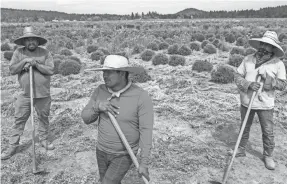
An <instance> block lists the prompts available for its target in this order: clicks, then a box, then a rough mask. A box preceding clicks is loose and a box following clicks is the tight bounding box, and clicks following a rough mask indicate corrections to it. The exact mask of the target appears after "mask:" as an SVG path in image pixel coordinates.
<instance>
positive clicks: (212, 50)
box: [203, 43, 217, 54]
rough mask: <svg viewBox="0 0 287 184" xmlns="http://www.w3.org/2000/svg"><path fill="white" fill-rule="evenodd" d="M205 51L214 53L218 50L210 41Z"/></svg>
mask: <svg viewBox="0 0 287 184" xmlns="http://www.w3.org/2000/svg"><path fill="white" fill-rule="evenodd" d="M203 52H205V53H208V54H214V53H216V52H217V50H216V47H215V46H214V45H212V44H211V43H208V44H207V45H206V46H205V47H204V48H203Z"/></svg>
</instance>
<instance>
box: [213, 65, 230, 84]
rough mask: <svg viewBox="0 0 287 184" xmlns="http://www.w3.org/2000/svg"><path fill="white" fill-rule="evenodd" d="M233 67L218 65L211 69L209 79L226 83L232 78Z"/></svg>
mask: <svg viewBox="0 0 287 184" xmlns="http://www.w3.org/2000/svg"><path fill="white" fill-rule="evenodd" d="M233 72H234V71H233V69H232V68H231V67H229V66H226V65H218V66H217V67H216V68H215V69H213V70H212V71H211V81H213V82H216V83H222V84H227V83H231V82H233V80H234V73H233Z"/></svg>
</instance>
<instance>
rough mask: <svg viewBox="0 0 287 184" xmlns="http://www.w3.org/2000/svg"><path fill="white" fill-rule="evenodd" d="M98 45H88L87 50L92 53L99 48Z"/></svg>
mask: <svg viewBox="0 0 287 184" xmlns="http://www.w3.org/2000/svg"><path fill="white" fill-rule="evenodd" d="M98 48H99V47H98V46H97V45H89V46H88V47H87V52H88V53H92V52H95V51H96V50H98Z"/></svg>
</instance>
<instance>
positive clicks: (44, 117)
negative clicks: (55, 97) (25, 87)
mask: <svg viewBox="0 0 287 184" xmlns="http://www.w3.org/2000/svg"><path fill="white" fill-rule="evenodd" d="M30 104H31V102H30V97H27V96H25V95H22V94H21V95H19V96H18V97H17V100H16V102H15V121H14V125H13V127H12V130H11V134H10V140H9V143H10V144H11V145H17V144H19V141H20V136H21V135H22V134H23V131H24V128H25V124H26V122H27V120H28V119H29V116H30V114H31V105H30ZM34 107H35V109H36V112H37V115H38V119H39V127H38V131H39V138H40V140H46V139H47V138H48V129H49V115H50V107H51V97H50V96H49V97H45V98H34Z"/></svg>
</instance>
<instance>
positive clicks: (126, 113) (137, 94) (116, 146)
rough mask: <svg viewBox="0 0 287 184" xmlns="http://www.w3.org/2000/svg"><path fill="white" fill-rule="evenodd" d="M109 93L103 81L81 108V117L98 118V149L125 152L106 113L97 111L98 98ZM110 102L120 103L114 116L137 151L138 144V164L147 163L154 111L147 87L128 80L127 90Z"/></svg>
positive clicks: (109, 95)
mask: <svg viewBox="0 0 287 184" xmlns="http://www.w3.org/2000/svg"><path fill="white" fill-rule="evenodd" d="M110 97H111V93H110V92H109V91H108V89H107V88H106V86H105V85H104V84H101V85H100V86H98V87H97V88H96V89H95V91H94V92H93V94H92V96H91V98H90V101H89V102H88V104H87V105H86V106H85V108H84V109H83V111H82V119H83V121H84V122H85V123H86V124H89V123H92V122H95V121H96V120H99V121H98V144H97V148H98V149H99V150H101V151H104V152H106V153H112V154H127V153H128V152H127V150H126V148H125V146H124V144H123V143H122V141H121V139H120V137H119V135H118V133H117V131H116V129H115V128H114V126H113V124H112V122H111V120H110V118H109V116H108V114H106V113H104V112H100V111H99V102H100V101H104V100H107V99H108V98H110ZM110 102H111V103H112V104H114V105H115V106H118V107H120V108H119V114H118V115H117V116H116V120H117V122H118V124H119V126H120V128H121V130H122V131H123V133H124V135H125V137H126V139H127V141H128V143H129V144H130V146H131V148H132V150H133V151H134V152H135V153H136V152H137V151H138V148H140V149H141V164H143V165H148V160H149V159H148V158H149V155H150V151H151V147H152V130H153V124H154V112H153V104H152V100H151V98H150V97H149V95H148V93H147V91H145V90H143V89H142V88H140V87H138V86H137V85H135V84H131V86H130V87H129V88H128V89H127V90H126V91H124V92H123V93H121V95H120V96H119V97H115V98H112V99H111V100H110ZM98 118H99V119H98Z"/></svg>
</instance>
